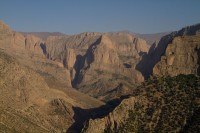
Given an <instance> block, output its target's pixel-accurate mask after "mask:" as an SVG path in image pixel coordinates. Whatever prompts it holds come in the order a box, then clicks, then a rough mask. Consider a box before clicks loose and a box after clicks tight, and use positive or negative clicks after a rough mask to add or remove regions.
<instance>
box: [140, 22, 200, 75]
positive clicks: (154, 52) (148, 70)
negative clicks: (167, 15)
mask: <svg viewBox="0 0 200 133" xmlns="http://www.w3.org/2000/svg"><path fill="white" fill-rule="evenodd" d="M199 31H200V24H196V25H192V26H187V27H185V28H183V29H181V30H179V31H176V32H172V33H170V34H168V35H166V36H164V37H162V38H161V39H160V41H159V43H158V44H153V45H152V46H151V48H150V49H149V52H148V54H147V55H144V56H143V57H142V60H141V61H140V62H139V63H138V64H137V66H136V69H137V70H139V71H140V72H141V73H142V74H143V76H144V77H145V78H146V79H147V78H148V77H149V76H150V75H151V74H152V73H153V68H154V66H155V65H156V64H157V63H158V62H159V61H160V60H161V56H163V55H164V54H165V50H166V48H167V46H168V44H170V43H171V42H172V40H173V39H174V38H175V37H179V36H180V37H181V36H192V35H196V34H198V33H199ZM145 66H148V67H145Z"/></svg>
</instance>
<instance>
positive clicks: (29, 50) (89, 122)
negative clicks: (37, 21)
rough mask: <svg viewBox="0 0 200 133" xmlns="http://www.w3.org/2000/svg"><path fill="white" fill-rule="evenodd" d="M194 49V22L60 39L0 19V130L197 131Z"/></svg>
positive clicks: (197, 36)
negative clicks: (173, 28)
mask: <svg viewBox="0 0 200 133" xmlns="http://www.w3.org/2000/svg"><path fill="white" fill-rule="evenodd" d="M199 49H200V24H195V25H192V26H187V27H184V28H182V29H180V30H179V31H174V32H163V33H158V34H135V33H131V32H109V33H100V32H85V33H80V34H77V35H65V34H63V33H59V32H54V33H49V32H16V31H13V30H12V29H11V28H10V27H9V26H8V25H6V24H5V23H4V22H2V21H0V75H1V76H0V91H1V94H2V95H1V96H0V118H1V119H0V120H1V121H0V132H38V133H39V132H41V133H43V132H69V133H70V132H75V133H76V132H87V133H94V132H95V133H102V132H106V133H108V132H109V133H110V132H113V133H114V132H115V133H116V132H122V133H124V132H125V133H126V132H128V133H129V132H198V131H199V130H200V127H199V125H200V121H199V120H200V119H199V118H200V116H199V110H200V109H199V106H200V101H199V98H200V88H199V86H200V85H199V83H200V79H199V77H198V76H199V75H200V71H199V69H200V68H199V63H200V58H199V57H200V50H199ZM174 120H176V121H174Z"/></svg>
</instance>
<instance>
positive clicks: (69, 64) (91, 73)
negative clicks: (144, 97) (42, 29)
mask: <svg viewBox="0 0 200 133" xmlns="http://www.w3.org/2000/svg"><path fill="white" fill-rule="evenodd" d="M45 45H46V49H47V57H48V58H49V59H51V60H54V61H58V62H61V63H63V65H64V66H65V67H66V69H68V70H69V71H70V75H71V82H72V85H73V87H75V88H77V89H78V90H80V91H82V92H84V93H87V94H90V95H92V96H100V95H102V94H104V93H106V92H108V91H110V90H112V89H114V88H116V87H117V86H118V85H119V84H120V83H121V82H123V81H124V82H130V83H131V84H135V83H140V82H142V81H143V77H142V75H141V74H140V73H139V72H138V71H137V70H135V65H136V64H137V63H138V62H139V60H140V59H141V56H142V54H143V53H146V52H148V46H147V44H146V42H145V41H144V40H142V39H140V38H136V37H133V36H132V35H131V34H128V33H82V34H79V35H74V36H63V37H56V36H51V37H49V38H48V39H47V41H46V43H45ZM94 77H95V78H94ZM113 78H115V79H116V80H112V79H113ZM108 80H109V82H108ZM125 80H127V81H125ZM130 83H128V84H130ZM108 88H110V89H108ZM101 93H102V94H101Z"/></svg>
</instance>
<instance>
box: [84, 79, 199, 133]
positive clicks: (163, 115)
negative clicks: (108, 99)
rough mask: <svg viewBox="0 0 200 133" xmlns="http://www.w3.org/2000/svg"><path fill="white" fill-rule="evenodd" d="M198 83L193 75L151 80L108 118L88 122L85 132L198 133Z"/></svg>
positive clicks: (124, 101) (136, 90) (108, 115)
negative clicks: (188, 131)
mask: <svg viewBox="0 0 200 133" xmlns="http://www.w3.org/2000/svg"><path fill="white" fill-rule="evenodd" d="M199 84H200V79H199V77H195V76H194V75H187V76H186V75H179V76H177V77H173V78H171V77H166V78H164V77H163V78H158V79H150V80H148V81H147V82H145V83H143V85H142V86H140V87H138V88H137V89H135V90H134V91H133V93H132V96H130V97H129V98H127V99H124V100H123V101H122V102H121V103H120V104H119V105H118V106H117V107H116V108H115V109H114V110H113V111H112V112H110V113H109V114H107V115H106V116H105V117H100V118H98V117H97V118H95V117H94V118H93V119H90V120H88V121H87V122H86V123H85V127H84V128H83V129H82V132H84V133H93V132H95V133H102V132H111V133H115V132H120V133H133V132H134V133H135V132H148V133H154V132H182V131H183V132H184V131H187V130H190V131H191V132H196V131H198V130H199V128H200V127H199V121H198V120H197V119H198V118H199V115H197V112H198V111H199V100H200V99H199V98H200V97H199V96H198V94H199V91H200V88H199ZM194 117H196V118H197V119H195V118H194ZM174 120H176V121H174ZM197 125H198V126H197Z"/></svg>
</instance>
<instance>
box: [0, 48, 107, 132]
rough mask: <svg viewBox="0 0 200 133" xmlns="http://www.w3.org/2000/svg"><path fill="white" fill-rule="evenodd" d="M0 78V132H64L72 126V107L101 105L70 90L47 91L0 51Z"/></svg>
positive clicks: (37, 78)
mask: <svg viewBox="0 0 200 133" xmlns="http://www.w3.org/2000/svg"><path fill="white" fill-rule="evenodd" d="M0 75H1V76H0V91H1V94H2V95H1V97H0V102H1V104H0V110H1V111H0V116H1V121H0V127H1V128H0V132H5V131H6V132H42V133H44V132H61V131H66V129H68V128H69V127H70V126H71V125H72V124H73V123H74V122H75V120H74V115H75V114H74V110H73V107H79V108H83V109H84V108H85V109H87V108H94V107H98V106H100V105H103V103H102V102H99V101H97V100H95V99H93V98H90V97H88V96H86V95H84V94H80V93H78V92H76V91H73V90H71V91H70V90H67V91H65V92H63V91H58V90H56V89H52V88H49V86H48V84H47V83H46V82H45V80H44V79H43V78H42V77H41V76H40V75H39V74H37V73H36V72H34V71H32V70H31V69H29V68H27V67H24V66H21V65H20V64H19V62H17V61H16V59H15V58H13V57H11V56H9V55H7V54H6V53H4V52H2V50H1V51H0ZM76 115H78V114H76Z"/></svg>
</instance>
